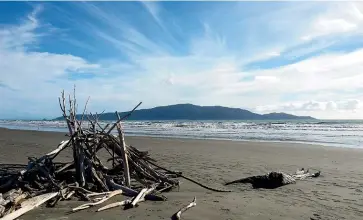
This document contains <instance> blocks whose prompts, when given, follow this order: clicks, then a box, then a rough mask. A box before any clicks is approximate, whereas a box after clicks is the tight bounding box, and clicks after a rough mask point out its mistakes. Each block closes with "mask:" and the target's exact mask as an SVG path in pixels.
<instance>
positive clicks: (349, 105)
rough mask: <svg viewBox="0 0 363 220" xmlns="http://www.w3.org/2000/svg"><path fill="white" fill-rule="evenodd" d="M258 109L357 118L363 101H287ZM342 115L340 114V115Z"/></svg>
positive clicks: (326, 116) (322, 116)
mask: <svg viewBox="0 0 363 220" xmlns="http://www.w3.org/2000/svg"><path fill="white" fill-rule="evenodd" d="M255 110H256V111H258V112H261V113H266V112H288V113H294V114H298V115H311V114H312V113H314V114H315V116H318V117H320V118H326V119H329V118H337V117H338V118H339V119H357V118H360V114H362V113H363V101H361V100H358V99H347V100H337V101H307V102H294V103H285V104H280V105H267V106H257V107H256V108H255ZM338 115H340V116H338Z"/></svg>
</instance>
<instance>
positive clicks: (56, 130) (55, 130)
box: [0, 126, 363, 150]
mask: <svg viewBox="0 0 363 220" xmlns="http://www.w3.org/2000/svg"><path fill="white" fill-rule="evenodd" d="M0 129H8V130H15V131H16V130H18V131H37V132H50V133H62V134H66V133H67V132H68V131H67V128H51V127H45V128H44V127H43V128H42V129H39V128H38V129H36V127H26V126H24V127H19V126H14V127H11V126H10V127H5V126H0ZM125 134H126V136H128V137H136V138H137V137H140V138H156V139H173V140H179V139H180V140H200V141H233V142H242V143H244V142H246V143H269V144H271V143H274V144H278V145H285V144H288V145H302V146H305V147H306V146H315V147H317V146H319V147H333V148H344V149H360V150H363V146H355V145H347V144H342V143H339V144H337V143H333V142H332V143H321V142H312V141H294V140H263V139H259V138H255V139H243V138H241V139H230V138H220V137H200V136H177V135H152V134H151V135H148V134H135V133H128V131H125Z"/></svg>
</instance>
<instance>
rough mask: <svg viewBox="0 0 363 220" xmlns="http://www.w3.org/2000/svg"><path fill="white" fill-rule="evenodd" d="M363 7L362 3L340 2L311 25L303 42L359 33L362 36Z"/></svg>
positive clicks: (303, 37)
mask: <svg viewBox="0 0 363 220" xmlns="http://www.w3.org/2000/svg"><path fill="white" fill-rule="evenodd" d="M362 9H363V7H362V3H360V2H339V3H335V4H333V5H332V7H330V8H329V10H327V11H326V12H324V13H322V14H321V15H320V16H319V17H318V18H316V19H315V20H313V22H312V23H311V27H310V30H309V31H308V34H307V35H304V36H302V37H301V39H302V40H312V39H314V38H317V37H323V36H331V35H336V34H345V33H352V32H358V33H360V34H362V27H363V10H362Z"/></svg>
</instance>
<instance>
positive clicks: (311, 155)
mask: <svg viewBox="0 0 363 220" xmlns="http://www.w3.org/2000/svg"><path fill="white" fill-rule="evenodd" d="M65 134H66V133H63V132H43V131H24V130H11V129H3V128H0V150H1V154H0V163H2V164H4V163H21V164H24V163H26V162H27V157H28V156H39V155H42V154H45V153H47V152H49V151H51V150H53V149H54V148H55V147H56V146H57V145H58V144H59V142H60V141H61V140H66V139H68V137H66V136H65ZM126 142H127V143H128V144H131V145H133V146H135V147H137V148H138V149H140V150H148V151H149V153H150V155H151V157H153V158H155V159H156V160H157V161H158V162H159V163H160V165H162V166H167V167H169V168H170V169H173V170H176V171H181V172H183V173H184V174H185V175H187V176H190V177H192V178H194V179H196V180H198V181H201V182H203V183H205V184H207V185H209V186H212V187H215V188H222V189H230V190H233V192H232V193H216V192H210V191H208V190H206V189H204V188H201V187H199V186H197V185H195V184H193V183H190V182H189V181H186V180H183V179H181V181H182V184H181V187H180V191H179V192H178V191H177V190H175V191H172V192H169V193H166V194H165V195H166V196H167V197H168V201H166V202H149V201H148V202H144V203H142V204H140V206H139V207H137V208H135V209H130V210H121V209H117V208H116V209H111V210H109V211H105V212H100V213H97V212H94V211H95V210H96V209H97V207H94V208H91V209H89V210H85V211H80V212H77V213H73V214H69V215H68V214H65V213H66V212H67V211H69V210H70V209H71V208H72V207H75V206H77V205H79V204H81V202H78V201H62V202H60V203H59V204H58V205H57V206H56V207H55V208H46V207H44V206H41V207H39V208H37V209H35V210H32V211H31V212H29V213H27V214H25V215H24V216H22V217H21V219H23V220H27V219H49V220H50V219H80V218H82V219H84V218H87V219H102V218H103V219H119V218H120V217H122V218H125V219H127V217H129V218H133V219H135V220H144V219H151V220H153V219H170V216H171V215H172V214H173V213H174V212H175V211H177V210H178V209H179V208H180V207H181V206H183V205H184V204H188V203H189V202H190V201H191V200H192V199H193V197H194V196H196V197H197V206H196V207H195V208H193V209H191V210H190V211H188V212H186V213H185V215H184V214H183V219H186V220H188V219H201V220H204V219H206V220H207V219H210V220H220V219H254V220H255V219H259V220H262V219H276V220H277V219H279V220H280V219H286V220H287V219H298V220H300V219H301V220H303V219H304V220H305V219H310V218H313V219H319V218H318V217H317V216H319V217H320V219H352V220H354V219H362V217H363V208H362V206H361V204H360V201H361V196H362V188H363V175H362V171H361V165H362V164H363V150H361V149H349V148H334V147H322V146H316V145H304V144H288V143H259V142H240V141H238V142H235V141H216V140H193V139H165V138H153V137H130V136H126ZM57 158H58V157H57ZM70 158H71V154H67V152H63V153H61V154H60V155H59V159H61V160H63V161H68V160H70ZM301 167H305V168H311V169H318V170H321V171H322V176H321V177H319V178H316V179H309V180H305V181H299V182H297V183H296V184H293V185H287V186H283V187H280V188H278V189H273V190H255V189H252V188H251V186H250V185H238V184H237V185H231V186H224V185H223V183H224V182H226V181H230V180H234V179H239V178H242V177H245V176H250V175H260V174H265V173H266V172H269V171H277V170H282V171H285V172H290V173H292V172H295V171H296V169H298V168H301ZM119 200H121V197H115V198H113V199H111V200H110V201H109V203H111V202H115V201H119Z"/></svg>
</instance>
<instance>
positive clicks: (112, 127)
mask: <svg viewBox="0 0 363 220" xmlns="http://www.w3.org/2000/svg"><path fill="white" fill-rule="evenodd" d="M141 104H142V102H140V103H139V104H137V106H135V108H133V109H132V110H131V111H130V112H129V113H128V114H127V115H125V116H123V117H122V118H120V119H118V120H117V121H116V123H114V124H113V125H112V126H111V128H110V129H109V130H108V131H107V133H106V134H110V133H111V131H112V130H113V129H114V128H115V127H116V126H117V124H118V123H119V122H120V121H122V120H124V119H126V118H128V117H129V116H130V115H131V114H132V113H133V112H134V111H135V110H136V109H137V108H138V107H139V106H140V105H141Z"/></svg>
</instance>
